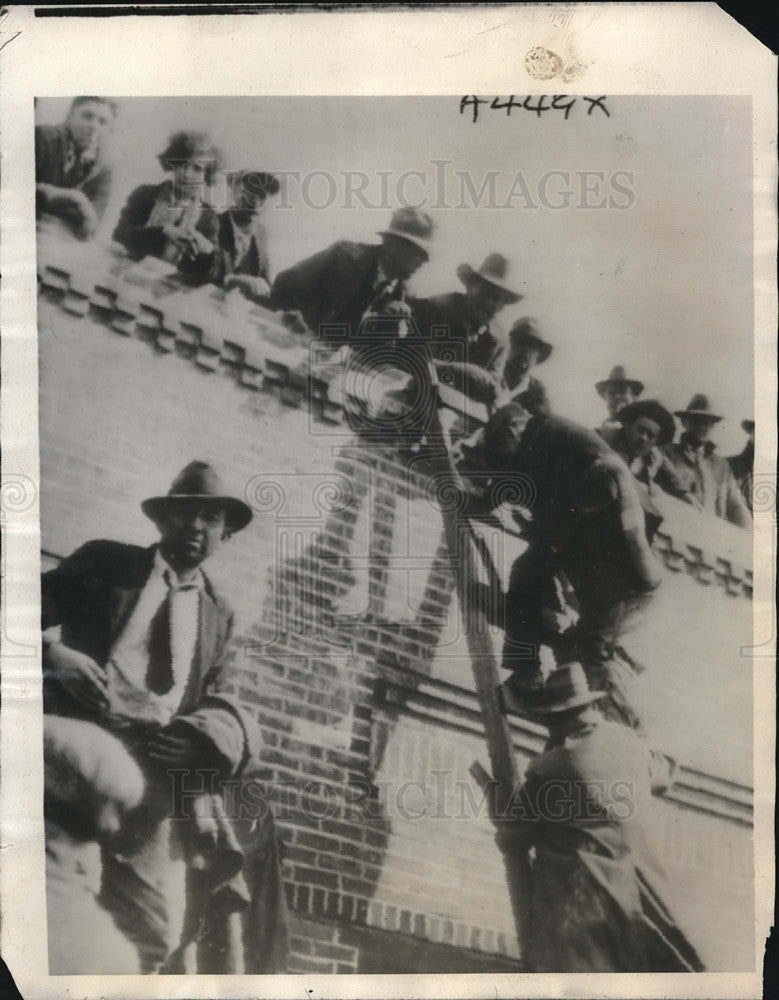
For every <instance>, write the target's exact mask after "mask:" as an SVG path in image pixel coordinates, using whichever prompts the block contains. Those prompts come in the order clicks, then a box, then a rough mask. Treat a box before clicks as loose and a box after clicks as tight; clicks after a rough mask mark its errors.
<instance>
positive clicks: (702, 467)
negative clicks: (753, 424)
mask: <svg viewBox="0 0 779 1000" xmlns="http://www.w3.org/2000/svg"><path fill="white" fill-rule="evenodd" d="M676 416H677V417H678V418H679V419H680V420H681V422H682V427H683V428H684V430H683V432H682V434H681V437H680V438H679V440H678V441H677V442H674V443H673V444H669V445H666V448H665V454H666V455H667V456H668V458H669V459H670V460H671V462H672V463H673V465H674V468H675V469H676V472H677V475H678V477H679V480H680V482H681V484H682V486H683V488H684V490H685V492H687V493H689V494H691V496H692V497H693V498H694V500H695V502H696V504H697V506H698V507H699V509H700V510H702V511H705V512H706V513H708V514H714V515H715V516H716V517H721V518H724V519H725V520H727V521H730V523H731V524H735V525H737V526H738V527H739V528H748V527H750V525H751V523H752V519H751V516H750V513H749V510H748V508H747V506H746V504H745V503H744V499H743V497H742V495H741V491H740V490H739V487H738V484H737V483H736V480H735V478H734V477H733V473H732V472H731V469H730V465H729V464H728V461H727V459H725V458H720V457H719V456H718V455H715V454H714V448H715V445H714V443H713V442H712V441H710V440H709V437H710V435H711V431H712V428H713V427H714V425H715V424H718V423H719V422H720V421H721V420H722V417H721V416H720V415H719V414H718V413H715V412H714V410H713V409H712V407H711V404H710V402H709V399H708V397H707V396H704V395H703V394H702V393H696V394H695V395H694V396H693V397H692V399H691V400H690V403H689V405H688V407H687V409H686V410H677V411H676Z"/></svg>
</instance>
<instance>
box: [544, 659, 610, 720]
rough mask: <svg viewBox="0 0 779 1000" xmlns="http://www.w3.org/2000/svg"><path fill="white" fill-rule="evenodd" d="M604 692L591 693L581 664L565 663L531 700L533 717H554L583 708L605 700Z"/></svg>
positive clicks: (550, 675)
mask: <svg viewBox="0 0 779 1000" xmlns="http://www.w3.org/2000/svg"><path fill="white" fill-rule="evenodd" d="M605 696H606V692H605V691H591V690H590V688H589V685H588V684H587V675H586V674H585V672H584V667H583V666H582V665H581V663H566V664H564V665H563V666H562V667H557V669H556V670H553V671H552V673H551V674H549V676H548V677H547V678H546V680H545V682H544V684H543V686H542V687H541V688H540V689H539V690H538V692H537V693H536V695H535V697H534V698H533V706H532V709H531V711H532V713H533V714H534V715H556V714H557V713H559V712H569V711H571V709H574V708H583V707H584V706H585V705H591V704H592V703H593V702H595V701H600V699H601V698H605Z"/></svg>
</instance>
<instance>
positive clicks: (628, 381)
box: [595, 378, 644, 397]
mask: <svg viewBox="0 0 779 1000" xmlns="http://www.w3.org/2000/svg"><path fill="white" fill-rule="evenodd" d="M610 385H626V386H628V387H629V388H630V391H631V392H632V393H633V394H634V395H635V396H639V395H640V394H641V393H642V392H643V391H644V383H643V382H639V381H638V379H636V378H605V379H603V381H601V382H596V383H595V391H596V392H597V393H598V395H599V396H601V397H603V396H604V395H605V394H606V390H607V389H608V387H609V386H610Z"/></svg>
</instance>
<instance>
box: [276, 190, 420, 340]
mask: <svg viewBox="0 0 779 1000" xmlns="http://www.w3.org/2000/svg"><path fill="white" fill-rule="evenodd" d="M433 229H434V223H433V220H432V219H431V218H430V216H429V215H427V213H425V212H422V211H420V210H418V209H415V208H399V209H398V210H397V211H396V212H394V213H393V215H392V219H391V220H390V224H389V226H388V228H387V229H383V230H381V231H380V232H379V235H380V236H381V243H380V244H367V243H353V242H350V241H348V240H341V241H339V242H338V243H334V244H333V245H332V246H330V247H328V248H327V249H326V250H322V251H320V252H319V253H317V254H314V256H313V257H308V258H306V259H305V260H302V261H300V263H298V264H295V265H293V266H292V267H290V268H288V269H287V270H286V271H282V272H281V274H279V275H278V277H277V278H276V280H275V282H274V284H273V288H272V290H271V296H270V301H269V305H270V308H271V309H277V310H284V311H295V310H297V311H299V312H300V313H301V314H302V317H303V320H304V322H305V323H306V325H307V326H308V327H309V329H310V330H312V331H313V333H314V334H315V335H316V336H318V337H320V338H321V339H323V340H326V341H327V342H329V343H332V344H335V345H338V344H346V343H348V342H349V340H350V338H354V336H355V335H356V334H357V332H358V330H359V329H360V326H361V324H362V321H363V318H364V317H365V315H366V313H368V314H371V315H380V316H400V317H407V316H408V315H409V313H410V307H409V305H408V303H407V302H406V295H407V282H408V279H409V278H410V277H411V275H412V274H414V272H415V271H416V270H418V268H420V267H421V266H422V264H424V263H425V262H426V261H427V260H428V259H429V256H430V244H431V240H432V236H433Z"/></svg>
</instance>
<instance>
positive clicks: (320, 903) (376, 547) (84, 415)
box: [39, 289, 751, 972]
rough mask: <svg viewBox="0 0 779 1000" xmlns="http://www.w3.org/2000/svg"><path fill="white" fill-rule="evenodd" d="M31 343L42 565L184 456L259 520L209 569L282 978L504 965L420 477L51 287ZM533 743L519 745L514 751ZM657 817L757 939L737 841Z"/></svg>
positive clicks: (466, 708)
mask: <svg viewBox="0 0 779 1000" xmlns="http://www.w3.org/2000/svg"><path fill="white" fill-rule="evenodd" d="M39 331H40V441H41V511H42V514H41V517H42V525H41V527H42V548H43V550H44V553H46V555H47V558H51V559H56V558H58V557H61V556H63V555H65V554H67V553H68V552H70V551H72V550H73V549H74V548H75V547H76V546H77V545H79V544H81V543H82V542H83V541H85V540H87V539H89V538H96V537H109V538H119V539H122V540H126V541H131V542H137V543H141V544H150V543H151V542H152V541H153V540H154V530H153V526H152V525H151V524H150V523H149V522H148V521H147V520H146V519H145V518H144V516H143V515H142V514H141V512H140V510H139V507H138V503H139V501H140V500H141V499H142V498H143V497H145V496H148V495H152V494H155V493H158V492H164V491H165V490H166V489H167V487H168V485H169V483H170V481H171V479H172V478H173V476H174V475H175V473H176V472H177V471H178V470H179V468H180V467H181V466H183V465H184V464H185V463H186V462H187V461H189V460H190V459H191V458H195V457H198V458H203V459H206V460H209V461H213V462H214V463H215V464H217V465H218V466H219V467H220V468H222V469H225V470H226V471H229V474H230V476H231V477H232V480H233V483H234V485H235V487H236V488H237V489H238V490H239V491H241V492H242V493H243V494H244V496H245V497H246V498H247V500H248V501H249V502H250V503H251V504H252V506H253V507H254V509H255V517H254V520H253V522H252V524H251V525H250V526H249V528H247V529H246V530H245V531H244V532H242V533H240V534H239V535H237V536H236V537H235V538H233V539H232V540H231V541H230V543H229V544H228V545H227V546H226V547H225V549H224V550H223V552H222V553H220V554H219V555H218V557H217V558H216V559H215V560H214V563H213V566H212V568H211V570H210V572H211V574H212V576H213V577H214V578H215V579H216V580H217V581H218V582H219V583H220V585H221V588H222V590H223V591H224V592H225V594H226V596H227V597H228V598H229V599H230V601H231V602H232V603H233V605H234V607H235V608H236V610H237V612H238V616H239V622H240V626H239V635H238V637H237V640H236V642H235V644H234V668H235V685H236V689H237V691H238V693H239V694H240V696H241V698H242V699H243V701H244V702H245V704H246V705H247V706H249V707H250V709H251V710H252V712H253V713H254V714H255V716H256V718H257V720H258V722H259V724H260V726H261V729H262V733H263V739H264V746H265V749H264V755H263V763H264V767H265V778H266V779H267V782H268V785H269V787H270V788H271V789H272V796H273V801H274V808H275V811H276V814H277V816H278V819H279V822H280V824H281V826H282V827H283V829H284V831H285V837H286V855H285V861H284V874H285V878H286V884H287V890H288V897H289V901H290V905H291V908H292V912H293V918H294V921H293V926H292V934H293V937H292V945H293V954H292V960H291V966H290V971H296V972H319V971H322V972H328V971H329V972H347V971H361V972H373V971H386V969H387V968H388V966H387V964H386V963H387V961H388V960H387V959H384V960H383V959H382V958H381V955H382V953H386V941H387V940H388V939H390V938H389V935H392V937H391V940H392V941H394V942H396V944H395V945H394V946H393V957H392V963H394V964H393V971H400V969H399V968H397V967H396V966H397V965H398V964H399V963H400V964H401V965H402V962H403V961H407V965H408V968H409V970H411V969H416V970H419V971H433V970H434V969H436V968H446V967H447V963H448V967H449V969H453V968H457V969H458V970H460V971H468V970H473V971H481V970H484V969H486V968H490V969H493V970H495V971H498V970H501V971H502V970H505V969H509V968H512V967H513V968H518V967H519V964H518V959H519V955H518V952H517V946H516V942H515V940H514V935H513V925H512V921H511V916H510V911H509V905H508V896H507V892H506V888H505V880H504V877H503V870H502V862H501V859H500V856H499V854H498V852H497V849H496V848H495V846H494V842H493V839H492V830H491V827H490V825H489V823H488V821H487V819H486V816H485V815H484V813H483V811H482V812H481V813H480V814H479V796H478V794H477V791H476V789H475V787H474V786H473V784H472V782H470V779H469V778H468V775H467V770H468V766H469V764H470V763H471V761H472V760H474V759H477V758H478V759H482V760H486V746H485V743H484V740H483V735H482V734H481V732H480V725H479V722H478V716H476V715H475V711H474V704H473V699H472V696H471V695H470V694H469V687H470V684H469V681H468V676H467V669H468V664H467V657H465V656H464V655H463V651H462V648H460V647H461V644H462V636H460V635H459V633H458V629H457V617H456V615H455V614H453V613H452V612H453V611H454V603H453V602H452V600H451V598H452V579H451V575H450V573H449V571H448V568H447V565H446V559H445V555H444V553H443V550H442V548H441V542H442V529H441V519H440V514H439V513H438V512H437V511H436V510H435V507H434V504H433V503H432V502H431V500H430V498H429V496H428V492H427V490H426V480H425V477H424V476H423V475H421V474H420V473H418V472H416V473H415V472H414V471H413V470H409V469H408V468H407V465H406V462H405V458H401V456H400V455H399V454H398V453H396V452H395V451H394V450H393V448H392V447H391V446H389V445H376V444H373V445H365V444H359V443H358V442H356V441H355V440H354V439H353V437H352V435H351V434H350V433H349V431H348V428H346V427H344V426H343V425H342V424H338V423H333V422H332V421H328V420H322V419H317V417H316V415H312V413H311V412H310V411H309V409H307V408H306V407H305V406H301V405H299V404H300V403H301V393H300V391H299V384H296V383H295V381H294V379H293V377H292V374H291V373H290V372H286V374H285V371H284V369H283V366H281V367H279V366H276V367H275V368H273V367H272V366H270V365H269V366H268V367H267V368H266V380H265V382H263V381H262V380H261V379H254V380H253V381H251V382H250V383H249V384H247V380H246V379H245V378H244V369H243V368H242V367H241V363H240V358H238V355H231V354H230V353H229V352H224V351H223V352H222V354H221V355H219V356H218V357H216V359H214V355H213V352H212V353H211V354H209V361H208V364H207V365H205V364H200V363H198V356H199V355H198V344H195V345H194V346H187V345H186V344H185V343H182V342H178V341H177V342H176V343H175V344H172V345H171V343H168V345H167V349H166V350H165V351H163V350H161V349H160V343H159V340H158V339H156V334H152V335H149V334H148V332H144V331H143V330H142V329H136V330H135V331H133V335H132V336H125V335H122V333H121V332H120V331H119V330H118V329H116V328H113V327H111V326H110V325H109V324H107V323H106V322H105V317H103V318H102V319H101V317H100V316H99V315H96V314H95V313H94V311H93V310H92V311H89V310H87V311H86V314H85V315H73V314H71V313H68V312H67V311H64V310H63V308H62V290H61V289H60V290H59V291H57V290H56V289H49V291H47V292H45V294H43V295H42V296H41V298H40V299H39ZM125 332H126V331H125ZM171 348H172V349H171ZM236 359H238V360H236ZM271 374H272V375H273V377H272V378H271V377H269V376H270V375H271ZM255 390H259V391H255ZM319 416H320V417H321V416H322V414H321V413H320V414H319ZM694 585H695V584H694ZM695 586H697V585H695ZM701 589H702V588H701ZM731 600H733V601H735V604H734V605H733V606H734V607H735V606H736V604H738V605H739V606H740V607H741V606H744V607H748V602H746V601H744V600H743V599H742V598H739V599H736V598H732V599H731ZM741 613H742V614H743V613H744V612H743V608H742V610H741ZM458 642H459V643H460V647H458ZM458 649H459V652H458ZM442 651H443V652H444V653H445V654H446V655H445V656H444V658H443V660H441V657H440V655H439V654H440V653H441V652H442ZM442 663H443V664H444V666H443V667H442V666H441V664H442ZM429 685H433V687H432V688H430V689H429V690H428V688H429ZM429 691H432V692H433V693H432V694H431V693H429ZM531 729H532V727H531ZM745 739H748V734H747V736H745ZM539 741H540V735H539V733H538V732H535V733H534V732H532V731H526V730H522V731H521V732H520V731H519V730H518V731H517V745H518V750H519V751H520V752H524V754H525V755H526V756H527V755H529V753H530V752H531V751H532V750H537V749H538V747H539ZM442 776H443V777H442ZM744 780H745V783H746V784H748V778H745V779H744ZM447 782H448V784H447ZM431 790H435V791H434V792H433V791H431ZM431 794H435V795H439V794H440V797H439V798H436V799H434V800H431V799H430V796H431ZM420 796H421V800H420ZM667 808H668V809H669V810H670V812H669V814H668V817H669V818H668V822H667V831H668V836H669V838H670V840H671V842H672V843H673V844H675V845H676V853H677V854H679V846H680V845H684V844H685V843H687V838H688V837H691V836H693V834H694V835H695V836H696V837H698V836H699V834H700V833H701V832H702V831H714V832H713V833H712V835H711V836H712V837H713V840H712V845H711V847H710V849H705V850H702V851H699V852H698V854H696V856H695V859H694V864H693V867H694V868H695V869H696V870H698V871H699V872H701V873H703V872H704V871H705V870H707V866H708V865H709V864H711V863H713V862H714V856H715V855H718V856H719V857H724V856H726V855H727V851H724V848H725V847H727V849H728V850H729V851H730V852H731V855H732V857H731V858H730V860H729V861H728V865H729V867H728V871H729V872H730V873H732V875H733V877H732V878H731V879H730V880H729V881H728V880H727V879H726V882H727V886H726V888H727V890H728V892H729V896H728V906H727V907H726V908H725V910H726V913H727V916H726V918H725V920H724V922H723V920H722V919H720V920H719V924H718V925H717V927H718V928H720V930H721V929H722V928H723V927H724V928H725V931H726V932H727V931H728V928H731V927H733V926H736V927H737V928H738V927H743V926H747V927H750V926H751V916H750V912H751V911H750V909H749V907H750V905H751V904H750V902H749V900H745V898H744V893H743V885H744V882H743V881H742V880H741V879H740V875H741V874H742V873H743V872H744V870H745V866H746V865H747V862H748V861H749V859H750V858H751V853H750V852H751V842H750V838H749V830H748V828H747V827H745V826H744V825H741V826H739V825H737V824H734V823H730V822H727V821H726V819H723V818H722V817H720V818H709V817H706V816H704V814H703V813H701V812H700V811H698V812H694V811H690V810H689V809H688V810H685V811H683V810H681V809H680V808H678V807H676V806H671V805H668V807H667ZM474 813H476V815H474ZM688 813H689V815H688ZM693 813H694V815H693ZM690 816H692V817H693V819H692V820H690V818H689V817H690ZM691 823H692V825H690V824H691ZM723 852H724V853H723ZM670 853H671V854H672V855H673V851H671V852H670ZM683 868H684V864H682V863H680V865H679V868H678V870H679V871H680V872H681V871H682V870H683ZM685 877H686V878H689V877H690V873H689V869H688V870H687V872H686V874H685ZM746 884H749V880H747V883H746ZM706 909H707V908H706V907H704V906H698V907H697V911H696V912H697V914H698V916H697V918H696V919H698V920H699V921H700V920H701V919H703V917H702V916H701V914H704V913H705V911H706ZM708 909H710V907H709V908H708ZM715 916H716V915H715ZM711 917H712V915H711V913H709V914H708V918H709V919H711ZM728 937H730V940H731V945H730V950H728V946H727V944H723V948H724V951H720V953H719V955H718V956H715V957H716V958H717V959H718V961H720V962H724V966H723V967H730V968H733V967H734V966H733V964H732V963H733V962H734V961H735V962H738V961H741V959H742V957H743V954H744V945H743V941H741V940H740V939H739V943H738V946H737V949H736V951H737V954H736V951H734V948H735V946H734V945H733V944H732V939H733V935H732V934H731V935H729V934H728V933H724V934H720V938H722V939H723V941H725V940H727V939H728ZM382 942H384V944H381V943H382ZM380 945H381V946H380ZM426 955H427V956H429V960H428V959H426V958H425V956H426ZM447 956H448V957H447ZM455 956H456V957H455ZM426 961H427V962H428V964H427V965H426V964H425V963H426ZM382 962H384V964H382ZM485 962H486V963H487V964H486V965H485ZM392 963H390V964H392ZM490 963H491V964H490ZM729 963H730V964H729Z"/></svg>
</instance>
